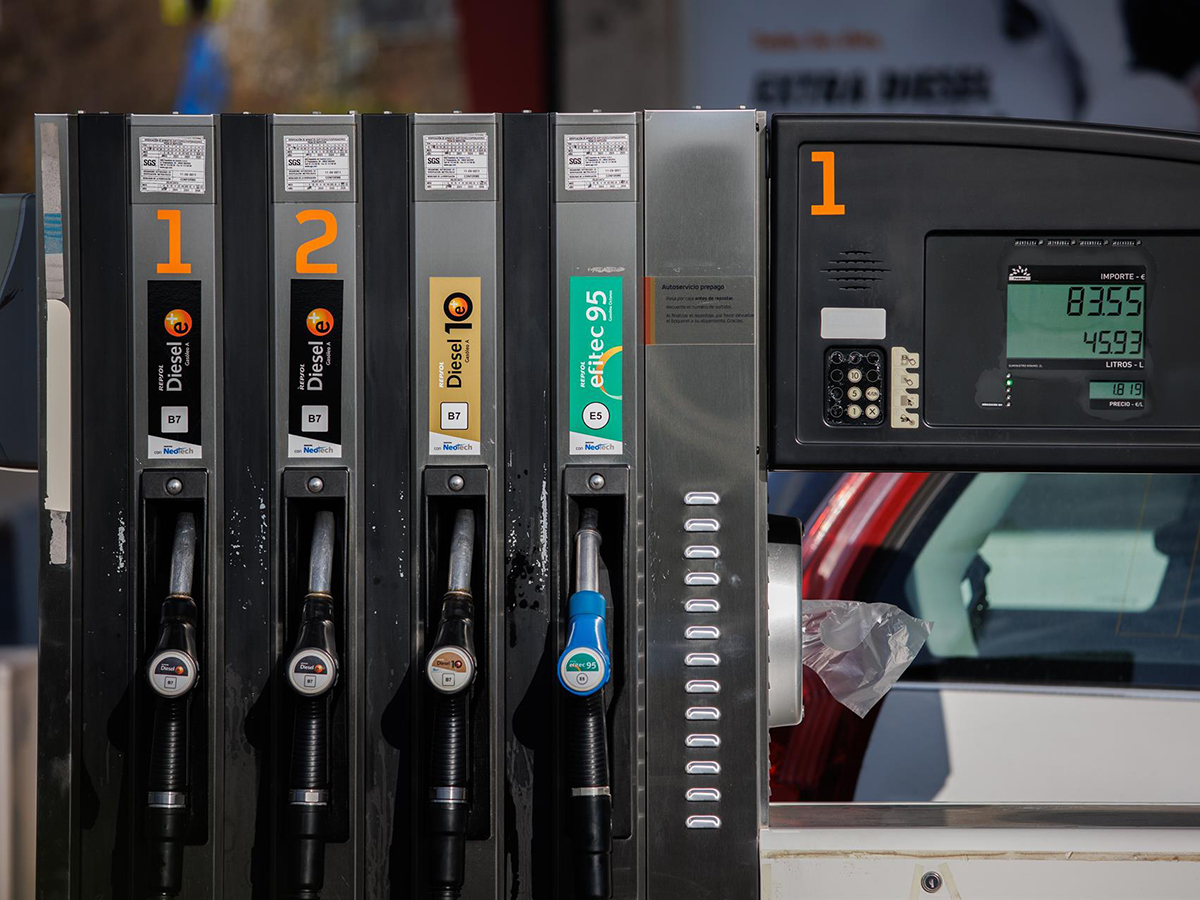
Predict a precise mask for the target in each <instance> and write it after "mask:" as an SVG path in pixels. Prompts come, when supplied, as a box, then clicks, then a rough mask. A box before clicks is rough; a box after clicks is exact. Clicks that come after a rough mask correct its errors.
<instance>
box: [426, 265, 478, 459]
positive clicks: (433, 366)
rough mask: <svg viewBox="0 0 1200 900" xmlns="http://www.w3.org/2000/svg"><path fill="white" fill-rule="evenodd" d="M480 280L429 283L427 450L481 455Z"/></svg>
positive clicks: (432, 281) (448, 279) (444, 453)
mask: <svg viewBox="0 0 1200 900" xmlns="http://www.w3.org/2000/svg"><path fill="white" fill-rule="evenodd" d="M480 287H481V279H479V278H430V279H429V452H430V453H431V454H435V455H451V456H453V455H458V456H473V455H474V456H477V455H478V454H479V451H480V440H481V437H480V436H481V435H482V433H483V431H482V427H481V426H482V422H480V418H481V417H482V410H481V409H480V406H481V404H480V399H479V398H480V383H479V379H480V372H481V371H482V360H481V359H480V358H479V351H480V342H479V333H480V327H481V319H482V312H481V310H480V307H479V302H480V297H479V292H480Z"/></svg>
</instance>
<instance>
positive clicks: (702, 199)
mask: <svg viewBox="0 0 1200 900" xmlns="http://www.w3.org/2000/svg"><path fill="white" fill-rule="evenodd" d="M645 121H646V125H645V134H644V140H643V145H644V158H645V170H644V173H643V185H644V191H645V225H644V227H645V246H646V263H645V264H646V276H647V282H648V284H651V283H653V284H655V285H656V284H657V283H658V281H660V280H663V279H674V280H675V281H674V284H675V285H679V284H685V285H686V284H689V283H694V284H698V283H699V281H700V280H716V279H720V280H721V282H729V280H730V279H746V280H747V281H746V282H745V284H748V285H749V287H750V291H751V293H752V296H753V301H752V303H751V304H750V305H749V307H743V308H748V309H749V311H750V313H751V315H750V320H749V322H747V321H746V320H745V319H742V320H741V321H739V323H738V326H737V327H736V328H730V329H722V328H721V327H719V326H711V325H709V326H705V327H706V328H707V334H706V335H705V337H704V340H703V341H702V342H695V341H699V335H698V333H697V331H696V330H695V329H690V328H689V329H685V330H682V331H679V332H678V334H677V335H676V336H673V338H672V339H673V340H675V341H677V342H673V343H654V342H652V341H651V342H650V343H648V344H647V346H646V350H645V391H646V433H645V446H646V471H647V483H646V497H647V513H646V521H647V528H646V532H647V540H646V554H647V582H648V597H647V609H648V615H647V688H648V694H647V731H648V739H647V743H648V747H649V751H648V754H647V784H648V798H647V806H648V809H651V810H654V812H655V816H656V818H655V819H654V820H653V821H652V823H651V827H650V834H649V846H648V887H649V893H650V895H651V896H658V895H662V896H667V895H669V894H671V893H680V894H682V893H683V892H685V891H686V892H687V893H688V895H689V896H693V897H698V898H725V897H753V896H756V895H757V891H758V878H759V869H758V833H759V829H760V827H761V826H762V825H764V824H765V822H766V811H767V809H766V775H767V761H766V703H765V700H766V645H765V639H766V634H765V609H764V608H763V607H764V605H765V602H764V601H765V595H764V592H765V587H766V571H765V568H766V547H765V541H766V491H765V487H766V476H765V470H764V465H765V457H764V456H763V454H762V453H761V452H760V449H761V447H762V445H763V416H762V412H761V406H762V402H763V399H764V394H763V390H762V379H763V366H762V363H763V357H762V349H761V346H762V331H763V327H764V322H763V303H762V284H763V281H762V279H763V274H764V273H763V255H764V245H763V233H764V228H765V223H764V216H765V207H764V205H763V185H764V162H765V160H764V144H763V131H762V125H763V120H762V117H761V115H760V114H756V113H755V112H753V111H745V110H739V111H727V112H726V111H690V112H660V111H655V112H647V113H646V120H645ZM682 223H686V225H685V226H684V225H683V224H682ZM688 279H695V280H696V281H693V282H688V281H687V280H688ZM736 284H737V285H738V288H737V289H738V290H742V289H744V284H743V282H737V283H736ZM649 289H650V288H649V287H648V290H649ZM747 325H749V327H747ZM747 339H749V340H748V341H747ZM698 512H703V515H696V513H698ZM699 533H702V534H704V535H705V537H704V538H703V541H704V543H705V544H711V545H713V546H716V547H718V548H719V552H720V555H719V557H717V558H715V559H689V558H687V557H686V556H685V547H688V546H691V545H692V544H693V542H694V541H695V538H694V537H692V535H694V534H699ZM681 600H682V601H684V602H682V603H681V602H680V601H681ZM692 600H698V601H705V602H702V603H695V604H691V605H689V603H688V601H692ZM707 601H717V604H710V603H709V602H707ZM714 606H715V608H714ZM697 626H698V627H699V629H700V630H693V629H695V628H696V627H697ZM696 640H704V641H706V643H705V644H703V645H700V646H703V647H705V648H706V649H707V648H711V649H712V650H713V651H715V652H717V653H718V654H719V656H720V669H719V672H720V677H719V680H718V679H694V678H692V679H689V678H688V677H687V675H688V673H693V674H694V673H696V672H697V670H696V669H695V668H689V667H688V666H687V665H686V660H687V657H688V655H689V653H692V652H694V650H695V648H696V647H697V644H696ZM715 671H717V670H714V672H715ZM702 692H710V693H709V696H711V697H712V700H713V701H717V702H712V701H710V702H712V705H713V706H714V707H715V708H717V709H719V710H720V720H719V721H707V722H702V723H701V722H696V723H695V724H693V720H691V719H689V718H688V717H687V709H688V708H690V707H691V705H692V703H694V702H695V700H696V699H698V698H697V693H702ZM711 692H716V693H711ZM698 725H703V726H707V730H704V731H697V730H695V729H696V726H698ZM716 725H719V726H720V727H719V728H716V727H714V726H716ZM723 737H731V738H732V737H736V740H734V739H730V740H722V738H723ZM702 756H703V757H707V758H702ZM714 762H715V763H719V767H713V766H711V765H709V763H714ZM714 768H716V771H714ZM697 788H698V789H702V790H706V791H715V792H718V793H717V794H716V796H719V798H720V799H719V800H710V801H707V803H708V804H710V805H711V807H712V814H711V815H704V816H697V815H693V814H692V811H694V810H695V808H696V807H695V805H694V801H689V800H687V799H686V797H687V791H689V790H692V789H697ZM704 796H706V797H711V796H713V795H711V794H705V795H704Z"/></svg>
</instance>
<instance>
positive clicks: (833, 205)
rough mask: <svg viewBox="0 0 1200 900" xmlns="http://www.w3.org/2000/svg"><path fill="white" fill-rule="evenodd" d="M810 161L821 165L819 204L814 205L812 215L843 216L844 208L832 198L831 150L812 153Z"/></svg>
mask: <svg viewBox="0 0 1200 900" xmlns="http://www.w3.org/2000/svg"><path fill="white" fill-rule="evenodd" d="M812 161H813V162H815V163H820V164H821V194H822V196H821V202H820V203H819V204H814V205H813V207H812V214H813V215H814V216H844V215H845V214H846V207H844V206H842V204H840V203H838V202H837V201H836V200H835V199H834V197H833V185H834V177H833V151H832V150H814V151H813V153H812Z"/></svg>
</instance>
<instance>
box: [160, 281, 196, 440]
mask: <svg viewBox="0 0 1200 900" xmlns="http://www.w3.org/2000/svg"><path fill="white" fill-rule="evenodd" d="M200 346H201V344H200V282H199V281H149V282H147V285H146V360H147V366H148V372H147V376H148V379H147V386H148V389H147V392H146V397H147V403H146V434H147V435H148V443H149V446H148V448H147V451H146V452H147V454H148V455H149V458H150V459H201V458H202V457H203V455H204V453H203V446H202V444H201V441H202V440H203V438H202V437H201V430H200V429H201V415H202V414H201V408H202V406H201V384H200V382H201V365H200Z"/></svg>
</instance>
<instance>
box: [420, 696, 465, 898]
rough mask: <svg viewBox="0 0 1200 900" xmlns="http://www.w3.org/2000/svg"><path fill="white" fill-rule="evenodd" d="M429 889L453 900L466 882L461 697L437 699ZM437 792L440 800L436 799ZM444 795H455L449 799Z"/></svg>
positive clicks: (430, 777)
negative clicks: (451, 791)
mask: <svg viewBox="0 0 1200 900" xmlns="http://www.w3.org/2000/svg"><path fill="white" fill-rule="evenodd" d="M429 787H430V798H429V815H428V826H429V829H428V830H429V884H430V894H431V896H432V897H434V898H437V900H456V898H458V897H459V896H460V895H461V893H462V886H463V881H464V879H465V877H466V850H467V843H466V838H467V809H468V806H467V798H466V787H467V693H466V692H465V691H464V692H463V693H460V694H451V695H442V696H440V697H438V699H437V704H436V705H435V707H434V713H433V752H432V755H431V757H430V765H429ZM439 789H442V791H441V793H442V796H439ZM445 789H457V790H456V791H454V794H453V795H448V794H449V793H450V792H448V791H446V790H445Z"/></svg>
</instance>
